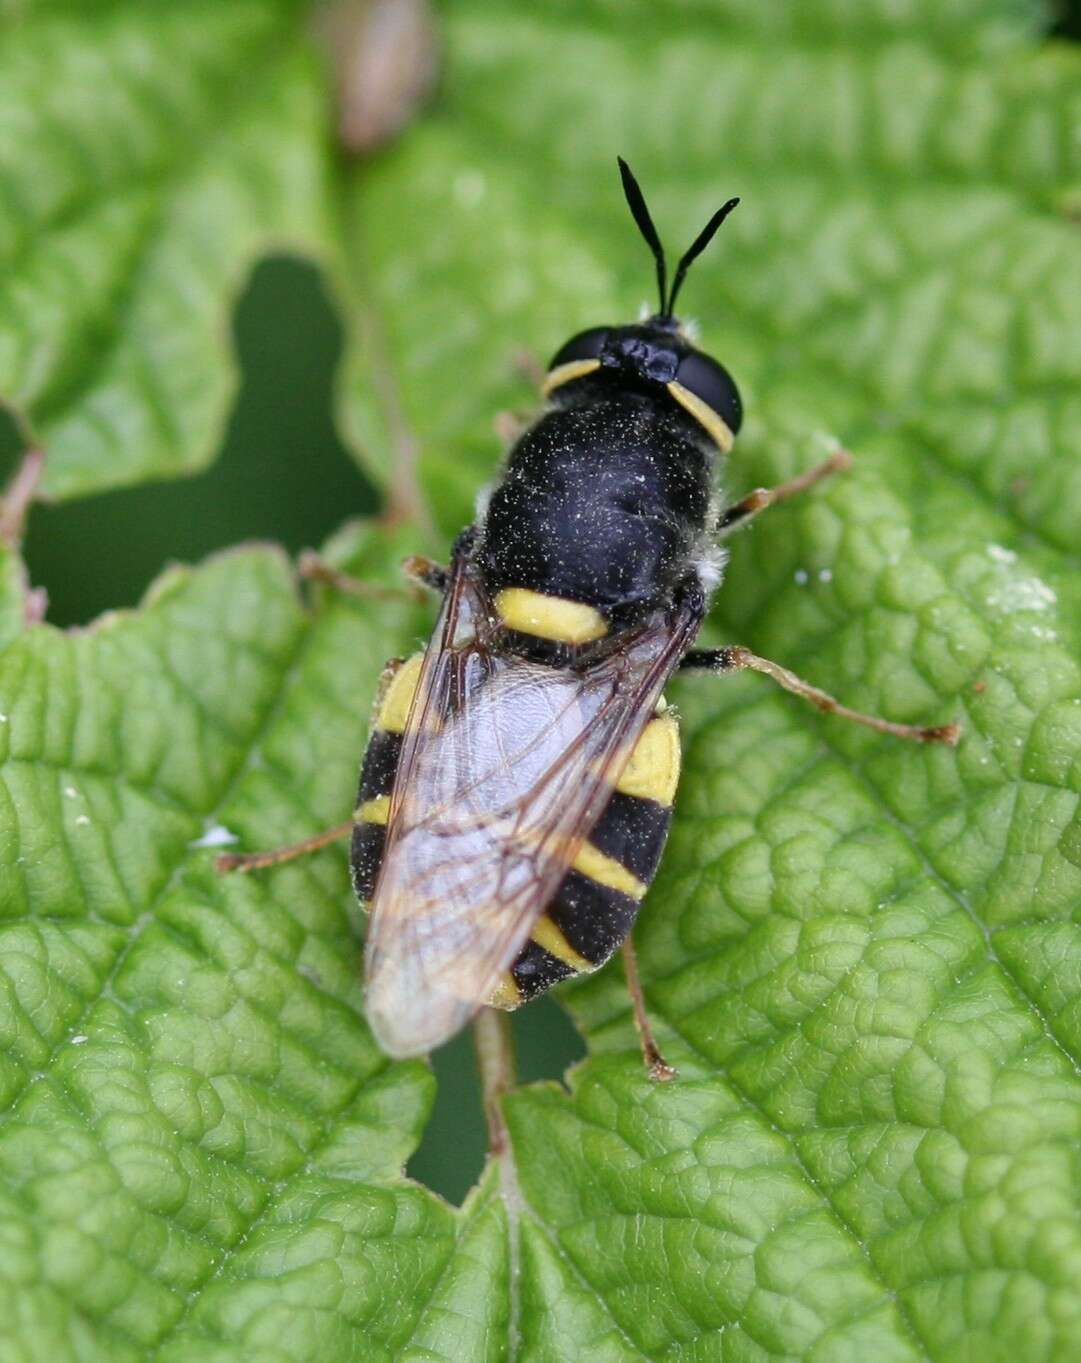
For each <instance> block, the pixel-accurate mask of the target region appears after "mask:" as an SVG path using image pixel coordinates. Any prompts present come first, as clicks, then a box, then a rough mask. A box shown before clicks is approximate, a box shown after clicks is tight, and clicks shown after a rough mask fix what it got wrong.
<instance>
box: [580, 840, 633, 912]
mask: <svg viewBox="0 0 1081 1363" xmlns="http://www.w3.org/2000/svg"><path fill="white" fill-rule="evenodd" d="M571 870H573V871H581V873H582V875H584V876H589V878H590V880H595V881H596V882H597V884H598V885H603V886H605V888H606V889H609V890H618V891H619V893H620V894H626V895H630V897H631V898H632V899H641V898H642V896H643V895H644V894H645V892H646V888H647V887H646V886H645V885H643V884H642V882H641V881H640V880H639V879H638V877H637V876H632V875H631V873H630V871H628V870H627V868H626V866H623V865H622V864H621V863H620V862H618V861H616V860H615V858H614V857H609V856H606V855H605V854H604V853H603V852H602V851H601V850H600V848H599V847H594V846H593V844H592V843H591V842H584V843H583V844H582V849H581V851H580V852H579V853H578V855H577V856H576V857H575V858H574V861H573V862H572V863H571Z"/></svg>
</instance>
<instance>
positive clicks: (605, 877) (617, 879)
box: [571, 842, 646, 969]
mask: <svg viewBox="0 0 1081 1363" xmlns="http://www.w3.org/2000/svg"><path fill="white" fill-rule="evenodd" d="M571 869H572V870H575V871H581V873H582V875H584V876H589V878H590V880H595V881H596V882H597V884H598V885H603V886H604V887H605V888H606V889H609V890H618V891H619V893H620V894H626V895H630V897H631V898H632V899H641V898H642V896H643V895H644V894H645V892H646V886H645V885H643V884H642V882H641V881H640V880H639V879H638V877H637V876H632V875H631V873H630V871H628V870H627V868H626V866H623V865H622V864H621V863H620V862H618V861H616V860H615V858H614V857H609V856H605V854H604V853H603V852H602V851H601V850H600V848H598V847H594V846H593V844H592V843H591V842H584V843H583V844H582V848H581V851H580V852H579V853H578V855H577V856H576V857H575V858H574V861H573V862H572V863H571ZM590 969H592V967H590Z"/></svg>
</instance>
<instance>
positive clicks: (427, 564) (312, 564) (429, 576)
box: [297, 549, 447, 601]
mask: <svg viewBox="0 0 1081 1363" xmlns="http://www.w3.org/2000/svg"><path fill="white" fill-rule="evenodd" d="M297 571H298V572H299V573H300V576H301V577H305V578H307V579H308V581H309V582H322V583H324V584H325V585H326V586H328V587H333V588H334V589H335V591H339V592H345V593H347V594H348V595H349V596H359V597H364V598H366V599H367V600H369V601H414V600H419V599H422V598H421V597H419V596H418V594H417V593H416V592H415V591H409V590H408V589H407V588H404V587H385V586H383V585H382V583H379V582H362V581H361V579H360V578H358V577H351V576H350V575H349V574H348V573H341V572H339V571H338V570H337V568H332V567H331V566H330V564H329V563H327V562H326V560H325V559H322V558H320V556H319V555H318V554H316V553H313V552H312V551H311V550H310V549H306V550H305V551H304V553H303V554H301V556H300V559H299V561H298V563H297ZM402 572H403V573H405V575H406V577H407V578H408V579H409V580H410V582H412V583H414V584H415V585H416V586H417V587H425V588H427V589H428V590H429V591H433V592H442V591H443V590H444V589H445V588H446V585H447V570H446V568H442V567H440V565H439V564H438V563H434V562H433V561H432V560H431V559H430V558H424V557H423V556H422V555H420V554H411V555H410V556H409V558H407V559H404V560H403V562H402Z"/></svg>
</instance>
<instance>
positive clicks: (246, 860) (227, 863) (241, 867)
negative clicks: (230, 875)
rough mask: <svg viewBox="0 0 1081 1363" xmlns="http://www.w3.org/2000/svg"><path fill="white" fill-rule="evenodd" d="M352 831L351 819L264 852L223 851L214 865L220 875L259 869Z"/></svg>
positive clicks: (314, 848) (299, 855)
mask: <svg viewBox="0 0 1081 1363" xmlns="http://www.w3.org/2000/svg"><path fill="white" fill-rule="evenodd" d="M352 831H353V820H352V819H350V820H349V822H348V823H340V824H336V825H335V827H334V828H326V829H324V830H323V832H322V833H313V834H312V836H311V837H310V838H302V839H301V840H300V842H291V843H289V844H287V845H286V846H285V847H272V848H270V849H269V850H268V851H266V852H223V853H222V854H221V855H220V856H219V857H217V858H215V861H214V865H215V866H216V867H217V869H218V871H219V873H221V874H222V875H224V874H225V872H227V871H261V870H263V869H264V868H265V867H267V866H280V865H281V863H282V862H283V861H294V860H295V859H296V858H297V857H305V856H307V855H308V853H309V852H318V851H319V849H320V848H321V847H326V846H328V845H329V844H330V843H332V842H337V841H338V839H339V838H347V837H348V836H349V835H350V833H352Z"/></svg>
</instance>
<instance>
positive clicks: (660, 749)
mask: <svg viewBox="0 0 1081 1363" xmlns="http://www.w3.org/2000/svg"><path fill="white" fill-rule="evenodd" d="M678 784H679V725H678V724H677V723H676V720H675V716H674V715H673V714H672V713H671V712H670V711H667V710H666V711H665V712H664V713H663V714H660V715H657V716H656V717H655V718H654V719H651V720H650V721H649V723H648V724H647V725H646V727H645V728H644V729H643V730H642V733H641V736H640V737H639V739H638V742H637V743H636V744H635V745H634V751H633V752H632V753H631V755H630V758H629V759H628V762H627V765H626V766H625V767H624V768H623V770H622V772H621V773H620V776H619V780H618V781H617V782H616V790H618V791H619V792H620V794H621V795H635V796H637V797H638V799H640V800H655V801H656V802H657V804H659V805H665V806H667V805H670V804H671V803H672V801H673V800H674V799H675V798H676V786H677V785H678Z"/></svg>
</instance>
